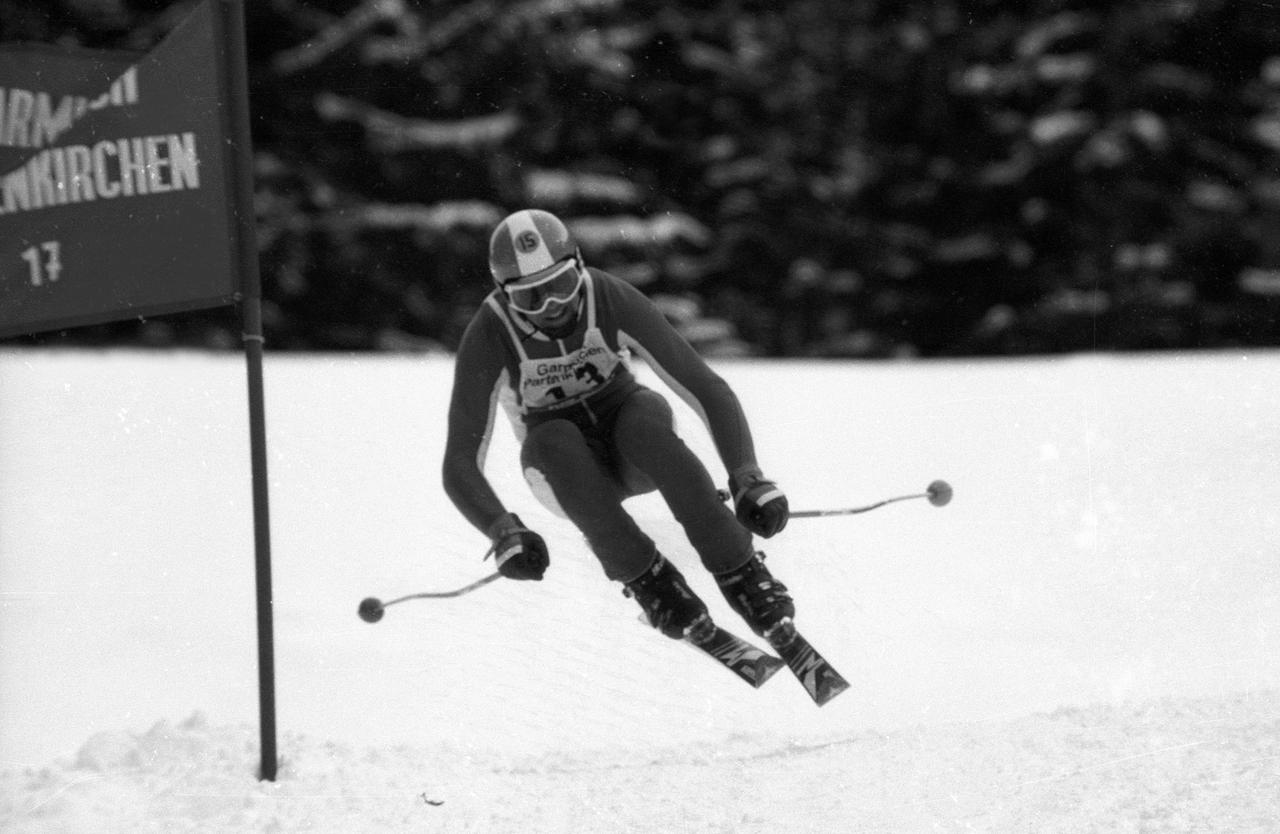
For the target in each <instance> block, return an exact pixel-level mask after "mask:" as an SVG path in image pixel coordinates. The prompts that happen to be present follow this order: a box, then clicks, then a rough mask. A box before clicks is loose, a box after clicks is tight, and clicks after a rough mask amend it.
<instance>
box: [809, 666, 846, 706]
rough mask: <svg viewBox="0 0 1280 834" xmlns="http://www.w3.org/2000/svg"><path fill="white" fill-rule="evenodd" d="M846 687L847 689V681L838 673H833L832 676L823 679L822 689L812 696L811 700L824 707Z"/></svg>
mask: <svg viewBox="0 0 1280 834" xmlns="http://www.w3.org/2000/svg"><path fill="white" fill-rule="evenodd" d="M847 689H849V682H848V681H847V680H845V679H844V678H842V677H840V676H839V675H838V674H833V677H832V678H829V679H828V680H827V681H825V684H824V686H823V687H822V689H821V690H820V691H819V692H817V693H816V694H815V695H814V696H813V702H814V703H815V704H817V705H818V706H820V707H824V706H826V705H827V704H829V703H830V702H831V700H832V699H833V698H835V697H836V696H837V695H839V694H840V693H841V692H844V691H845V690H847Z"/></svg>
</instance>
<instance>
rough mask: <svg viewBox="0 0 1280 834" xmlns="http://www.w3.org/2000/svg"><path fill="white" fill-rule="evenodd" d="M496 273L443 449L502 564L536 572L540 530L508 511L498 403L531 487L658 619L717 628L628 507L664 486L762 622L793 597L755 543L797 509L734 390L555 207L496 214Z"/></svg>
mask: <svg viewBox="0 0 1280 834" xmlns="http://www.w3.org/2000/svg"><path fill="white" fill-rule="evenodd" d="M489 269H490V272H491V273H492V276H493V281H494V283H495V285H496V288H495V289H494V290H493V292H491V293H490V294H489V295H488V297H486V298H485V301H484V303H483V304H482V305H481V307H480V309H479V310H478V311H477V313H476V314H475V316H474V318H472V320H471V322H470V324H469V325H468V327H467V329H466V332H465V333H464V334H463V337H462V342H461V344H460V345H459V348H458V354H457V364H456V367H455V371H454V380H453V393H452V399H451V401H450V404H449V427H448V440H447V444H446V448H445V454H444V466H443V477H444V487H445V491H446V492H447V493H448V495H449V497H450V499H451V500H452V501H453V503H454V504H455V505H456V506H457V508H458V510H459V511H460V512H461V513H462V514H463V515H464V516H465V517H466V518H467V520H468V521H470V522H471V524H472V525H474V526H475V527H476V528H477V529H479V530H481V531H483V532H484V533H485V534H486V535H487V536H488V537H489V539H490V540H491V541H492V543H493V547H494V549H493V553H494V554H495V559H496V562H497V567H498V570H499V572H501V573H502V575H503V576H506V577H509V578H511V579H531V580H540V579H542V577H543V573H544V572H545V571H546V569H547V566H548V564H549V559H548V553H547V546H546V543H545V541H544V540H543V538H542V536H540V535H539V534H537V533H535V532H534V531H532V530H530V529H528V528H527V527H525V525H524V524H523V523H522V522H521V521H520V519H519V517H518V516H516V515H515V514H514V513H512V512H509V511H508V510H507V509H506V508H505V507H504V505H503V503H502V501H501V500H500V499H499V498H498V496H497V494H496V493H495V492H494V490H493V488H492V487H491V486H490V484H489V482H488V480H487V479H486V478H485V476H484V473H483V470H484V461H485V455H486V452H487V449H488V445H489V439H490V433H491V431H492V427H493V414H494V411H495V407H496V406H497V405H498V404H499V403H501V404H502V405H503V406H504V409H505V410H506V411H507V415H508V417H509V418H510V419H511V421H512V424H513V426H514V428H515V431H516V435H517V437H518V438H519V439H520V440H521V452H520V461H521V468H522V469H523V472H524V476H525V479H526V481H527V482H528V484H529V486H530V488H531V489H532V491H533V493H534V495H535V496H536V497H537V498H538V499H539V500H540V501H541V502H542V503H543V504H544V505H546V506H547V507H548V508H549V509H551V510H552V511H553V512H555V513H556V514H558V515H560V516H563V517H567V518H568V519H570V520H571V521H572V522H573V523H574V524H575V525H576V526H577V527H578V529H580V530H581V531H582V533H583V534H584V536H585V537H586V540H587V543H588V544H589V546H590V547H591V549H592V551H593V552H594V553H595V555H596V557H597V558H598V559H599V560H600V563H601V566H602V567H603V568H604V572H605V575H606V576H608V577H609V578H610V579H612V580H614V581H617V582H621V583H622V584H623V586H624V591H623V593H624V594H626V595H627V596H630V597H633V598H635V600H636V601H637V602H638V603H639V604H640V606H641V607H642V608H643V610H644V612H645V614H646V616H647V618H648V620H649V622H650V624H652V625H653V626H654V627H655V628H657V629H659V630H660V631H661V632H662V633H663V634H665V635H666V636H668V637H672V638H675V639H681V638H689V639H691V640H693V641H694V642H698V641H699V640H700V639H706V638H707V637H709V636H710V634H711V633H712V632H713V631H714V624H713V623H712V622H711V618H710V617H709V615H708V613H707V607H706V605H705V604H704V603H703V601H702V600H701V599H699V598H698V596H697V594H695V593H694V592H693V591H692V590H691V589H690V588H689V585H688V584H687V582H686V581H685V578H684V576H683V575H681V573H680V571H679V570H677V568H676V566H675V565H673V564H672V563H671V562H670V561H668V560H667V559H666V558H664V557H663V556H662V554H660V553H659V552H658V551H657V548H656V546H655V545H654V542H653V540H652V539H650V538H649V536H648V535H646V534H645V533H644V532H643V531H642V530H641V529H640V528H639V526H637V524H636V522H635V521H634V519H632V517H631V516H630V515H629V514H628V513H627V511H626V510H625V509H624V508H623V506H622V502H623V500H624V499H626V498H629V497H632V496H635V495H640V494H643V493H647V492H651V491H653V490H654V489H657V490H658V491H659V492H660V493H661V495H662V497H663V499H664V500H665V501H666V504H667V506H668V507H669V508H670V509H671V512H672V514H673V516H674V517H675V519H676V520H677V521H678V522H679V523H680V524H681V526H682V527H683V528H684V532H685V535H686V536H687V537H688V540H689V542H690V544H692V546H693V548H694V549H695V550H696V551H697V553H698V556H699V557H700V559H701V561H702V564H703V566H704V567H705V568H706V569H707V570H708V571H710V572H711V573H712V574H713V575H714V576H715V580H716V583H717V585H718V587H719V588H720V589H721V591H722V593H723V594H724V596H725V598H726V599H727V600H728V602H729V604H730V606H731V607H732V608H733V609H734V610H735V611H736V612H737V613H738V614H739V615H741V616H742V618H743V619H744V620H745V621H746V622H747V624H748V625H749V626H750V627H751V628H752V630H753V631H755V632H756V633H757V634H759V635H761V636H763V637H766V638H768V637H769V636H770V634H771V633H772V632H773V631H774V629H777V628H779V627H780V626H786V625H787V624H789V623H790V622H791V618H792V617H793V616H794V614H795V606H794V604H793V602H792V599H791V596H790V594H789V593H788V592H787V589H786V587H785V586H784V585H783V584H782V583H781V582H778V581H777V580H776V579H774V578H773V577H772V576H771V575H770V572H769V570H768V568H766V567H765V565H764V562H763V561H762V558H763V554H762V553H758V552H757V551H756V550H755V547H754V546H753V538H752V534H753V533H754V534H758V535H760V536H763V537H765V538H768V537H771V536H773V535H775V534H776V533H778V532H779V531H781V530H782V529H783V528H784V527H785V526H786V524H787V519H788V516H789V509H788V504H787V499H786V496H785V495H784V494H783V492H782V491H781V490H780V489H779V488H778V486H777V485H776V484H775V483H774V482H773V481H771V480H769V479H768V478H766V477H764V475H763V474H762V472H761V469H760V467H759V465H758V464H757V463H756V459H755V450H754V445H753V442H752V438H751V432H750V430H749V428H748V426H747V421H746V418H745V416H744V415H743V412H742V408H741V406H740V404H739V402H738V399H737V397H736V396H735V395H734V393H733V391H732V390H731V389H730V388H729V386H728V384H727V383H725V381H724V380H723V379H721V378H720V377H719V376H718V375H717V374H715V373H714V372H713V371H712V370H711V369H710V368H709V367H708V366H707V364H706V363H705V362H704V361H703V360H702V358H701V357H700V356H698V354H697V353H696V352H695V351H694V350H693V348H692V347H690V345H689V344H688V343H687V342H686V341H685V340H684V339H683V338H682V337H681V336H680V335H679V334H678V333H677V332H676V331H675V330H674V329H673V328H672V327H671V325H670V324H669V323H668V322H667V321H666V319H665V318H664V317H663V316H662V314H661V312H660V311H659V310H658V309H657V307H656V306H654V305H653V303H652V302H650V301H649V300H648V299H647V298H645V296H644V295H642V294H641V293H640V292H639V291H638V290H636V289H635V288H634V287H632V286H631V285H630V284H627V283H626V282H625V281H622V280H621V279H619V278H616V277H615V276H613V275H610V274H609V273H607V272H604V271H601V270H599V269H596V268H594V267H588V266H586V264H585V263H584V262H583V259H582V253H581V251H580V250H579V249H578V247H577V246H576V245H575V243H574V240H573V238H572V237H571V235H570V233H569V231H568V229H567V228H566V227H565V225H564V224H563V223H562V222H561V221H560V220H559V219H558V218H557V217H556V216H554V215H553V214H550V213H548V212H545V211H541V210H537V209H528V210H523V211H517V212H515V213H514V214H511V215H510V216H508V217H507V218H505V219H504V220H502V222H501V223H499V224H498V226H497V227H496V228H495V229H494V231H493V234H492V237H491V238H490V241H489ZM630 354H637V355H639V356H640V357H642V358H643V359H644V360H645V361H646V362H647V363H648V364H649V365H650V366H651V367H652V368H653V369H654V370H655V371H656V372H657V373H658V375H659V376H660V377H661V378H662V379H663V381H664V382H666V383H667V384H668V385H670V387H671V388H672V390H673V391H676V392H678V394H679V395H680V396H681V397H682V399H684V400H685V401H686V402H688V403H689V405H690V406H691V407H692V408H693V409H694V411H695V412H697V413H698V414H699V416H700V417H701V418H702V420H703V422H704V423H705V424H706V425H707V428H708V430H709V432H710V434H711V437H712V439H713V440H714V442H715V446H716V450H717V452H718V454H719V457H720V459H721V462H722V463H723V464H724V466H725V469H726V471H727V472H728V484H729V490H730V492H731V493H732V496H733V501H734V510H730V509H729V508H728V507H727V506H726V505H725V504H724V503H723V502H722V501H721V500H720V498H719V496H718V495H717V492H716V487H715V484H714V482H713V480H712V478H711V475H710V474H709V473H708V472H707V469H706V468H705V467H704V466H703V464H702V462H701V461H700V460H699V459H698V457H697V456H696V455H694V454H693V452H691V451H690V450H689V448H688V447H687V446H686V445H685V443H684V441H683V440H681V439H680V437H679V436H678V435H677V434H676V432H675V428H674V422H673V413H672V411H671V407H670V405H669V404H668V403H667V401H666V400H665V399H664V398H663V397H662V395H660V394H659V393H657V392H656V391H653V390H651V389H649V388H646V387H644V386H642V385H640V384H639V383H638V382H637V381H636V378H635V376H634V375H633V374H632V372H631V370H630V369H629V367H628V360H629V357H630Z"/></svg>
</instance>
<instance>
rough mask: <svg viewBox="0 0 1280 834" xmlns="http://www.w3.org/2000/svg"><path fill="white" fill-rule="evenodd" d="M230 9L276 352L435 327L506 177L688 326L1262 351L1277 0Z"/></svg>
mask: <svg viewBox="0 0 1280 834" xmlns="http://www.w3.org/2000/svg"><path fill="white" fill-rule="evenodd" d="M246 5H247V7H248V18H249V49H250V63H251V67H250V72H251V77H252V81H251V85H252V91H251V97H252V101H251V108H252V113H253V129H254V143H255V147H256V152H257V158H256V177H257V211H258V230H259V246H260V252H261V263H262V275H263V281H264V293H265V301H266V310H265V312H266V328H267V337H268V344H269V345H270V346H271V347H272V348H273V349H276V350H281V349H306V350H329V349H342V350H448V349H451V348H452V347H454V346H455V345H456V343H457V340H458V338H459V336H460V335H461V331H462V328H463V327H464V326H465V324H466V322H467V320H468V319H469V318H470V315H471V313H472V312H473V311H474V310H475V308H476V306H477V305H478V303H479V302H480V300H481V299H482V298H483V296H484V294H485V293H486V292H487V291H488V290H489V288H490V284H489V279H488V273H487V266H486V256H485V252H486V245H487V239H488V233H489V230H490V229H491V228H492V226H493V225H494V224H495V223H496V222H497V221H498V220H499V219H501V217H502V216H504V215H505V214H506V213H508V212H509V211H512V210H515V209H517V208H524V207H529V206H537V207H541V208H546V209H548V210H551V211H554V212H556V213H558V214H559V215H560V216H561V217H563V218H564V219H565V220H566V222H567V223H568V224H569V225H570V227H571V228H572V230H573V231H574V232H575V234H576V235H577V236H578V237H579V239H580V241H581V243H582V246H583V249H584V252H585V254H586V255H587V257H588V259H589V261H590V262H591V263H592V264H593V265H596V266H599V267H602V268H604V269H608V270H610V271H612V272H614V273H616V274H618V275H620V276H622V277H624V278H626V279H627V280H629V281H631V282H633V283H634V284H636V285H637V286H639V287H640V288H641V289H643V290H644V291H645V292H646V293H647V294H649V295H650V297H652V298H654V299H655V300H656V301H658V303H659V304H661V305H662V307H663V309H664V311H665V312H666V313H667V315H668V317H669V318H670V319H671V320H672V321H673V322H675V323H676V324H677V325H678V326H679V327H680V328H681V329H682V330H683V332H684V333H685V335H686V336H687V337H688V338H689V339H690V340H691V341H692V342H694V344H695V345H696V346H697V347H698V348H699V349H700V350H702V351H703V352H704V353H706V354H708V355H758V356H815V357H891V356H973V355H1015V354H1029V353H1051V352H1063V351H1079V350H1144V349H1174V348H1179V349H1186V348H1217V347H1231V346H1247V345H1254V346H1258V345H1269V346H1274V345H1280V7H1277V6H1275V5H1274V4H1273V3H1271V2H1268V0H1129V2H1085V0H1079V1H1078V2H1071V1H1070V0H1029V2H1024V3H1002V2H994V1H993V0H967V2H961V0H933V1H932V2H912V1H911V0H899V2H892V3H890V2H875V1H874V0H863V2H857V3H850V2H846V0H789V2H786V3H778V2H765V0H712V1H711V2H702V3H687V2H686V3H678V2H671V1H670V0H523V2H498V0H421V1H420V2H411V0H365V1H364V2H358V3H353V2H347V1H346V0H252V2H247V3H246ZM190 8H191V4H190V2H186V1H185V0H182V1H181V2H166V0H41V2H34V0H7V1H6V3H5V4H4V5H3V6H0V27H2V34H0V36H2V37H3V38H4V39H6V40H41V41H49V42H66V43H75V44H80V45H84V46H90V47H99V48H111V49H136V50H142V49H147V48H149V47H150V46H151V45H153V44H154V43H155V42H156V41H157V39H158V38H160V37H162V36H163V34H164V33H165V32H166V31H168V29H169V28H170V27H171V26H172V25H173V24H174V23H175V22H176V21H177V20H179V19H181V17H182V15H183V14H185V13H186V12H187V11H188V10H189V9H190ZM226 318H227V317H226V316H225V315H187V316H181V317H166V318H163V319H155V320H151V321H147V322H137V323H127V324H123V325H113V326H110V327H103V328H93V329H88V330H83V331H71V332H68V333H66V334H50V335H46V336H42V337H39V338H38V339H34V340H33V339H28V340H26V341H27V342H31V341H38V342H40V343H44V344H59V343H76V344H85V343H94V344H104V343H130V344H136V343H139V342H141V343H145V344H155V345H200V346H212V347H219V346H233V345H236V344H238V336H237V334H236V330H237V328H236V327H235V326H234V323H230V324H229V323H228V322H227V320H226Z"/></svg>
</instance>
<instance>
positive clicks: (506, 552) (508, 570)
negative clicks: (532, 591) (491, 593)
mask: <svg viewBox="0 0 1280 834" xmlns="http://www.w3.org/2000/svg"><path fill="white" fill-rule="evenodd" d="M488 533H489V538H490V539H491V540H492V541H493V559H494V562H496V563H497V565H498V573H500V574H502V575H503V576H505V577H507V578H508V579H533V580H540V579H542V575H543V574H544V573H546V571H547V565H548V564H550V562H551V560H550V558H549V557H548V556H547V543H546V542H545V541H543V539H542V536H539V535H538V534H537V533H535V532H533V531H532V530H530V529H529V528H528V527H525V526H524V522H522V521H521V520H520V518H519V516H517V515H516V514H515V513H505V514H503V516H502V517H501V518H499V519H498V520H497V521H495V522H494V523H493V524H491V525H489V530H488Z"/></svg>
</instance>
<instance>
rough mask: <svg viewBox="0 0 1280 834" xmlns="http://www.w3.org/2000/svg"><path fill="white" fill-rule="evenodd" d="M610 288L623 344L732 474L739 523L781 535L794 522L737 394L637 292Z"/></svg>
mask: <svg viewBox="0 0 1280 834" xmlns="http://www.w3.org/2000/svg"><path fill="white" fill-rule="evenodd" d="M610 283H611V285H612V286H613V288H614V292H615V295H616V304H617V307H616V309H617V311H618V322H619V328H618V340H619V343H620V344H622V345H625V346H626V347H628V348H630V349H631V350H632V351H634V352H635V353H637V354H639V355H640V356H641V357H642V358H643V359H644V360H645V361H646V362H647V363H648V364H649V366H650V367H651V368H653V369H654V371H655V372H656V373H657V374H658V376H660V377H661V378H662V380H663V382H665V383H666V384H667V385H668V386H669V387H670V388H671V390H673V391H675V392H676V393H677V394H678V395H679V396H680V398H681V399H683V400H684V401H685V402H686V403H688V404H689V406H690V408H692V409H693V410H694V411H696V412H697V413H698V415H699V416H700V417H701V418H702V421H703V423H705V424H706V426H707V430H708V431H709V432H710V433H711V437H712V440H714V441H715V444H716V451H717V452H718V453H719V455H720V460H721V461H722V462H723V463H724V466H725V469H726V470H728V473H729V491H730V492H731V493H732V495H733V503H734V511H735V514H736V515H737V517H738V520H739V521H741V522H742V524H743V525H744V526H745V527H746V528H747V529H748V530H751V531H752V532H754V533H758V534H760V535H762V536H765V537H766V538H768V537H770V536H773V535H775V534H777V533H779V532H781V531H782V529H783V528H785V527H786V526H787V520H788V518H790V509H789V507H788V503H787V497H786V495H785V494H783V492H782V490H780V489H778V485H777V484H775V483H774V482H773V481H771V480H769V479H768V478H766V477H765V476H764V473H763V472H761V471H760V466H759V464H757V463H756V457H755V446H754V443H753V441H752V438H751V429H750V428H749V427H748V426H747V418H746V415H745V414H744V413H743V411H742V405H741V403H739V402H738V397H737V395H735V394H734V393H733V389H731V388H730V387H729V384H728V383H727V382H725V381H724V380H723V379H722V378H721V377H720V375H719V374H717V373H715V372H714V371H713V370H711V368H710V367H709V366H708V365H707V363H706V362H705V361H703V359H702V357H701V356H699V355H698V352H697V351H695V350H694V349H693V347H692V346H691V345H690V344H689V343H688V342H686V341H685V340H684V338H683V337H682V336H681V335H680V334H679V333H677V332H676V330H675V328H674V327H672V326H671V324H670V323H669V322H668V321H667V320H666V318H665V317H663V315H662V313H661V311H660V310H658V308H657V307H656V306H654V304H653V303H652V302H650V301H649V300H648V299H647V298H645V297H644V295H643V294H641V293H640V291H639V290H637V289H635V288H634V287H632V286H631V285H630V284H627V283H625V282H622V281H616V280H615V281H612V282H610Z"/></svg>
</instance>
